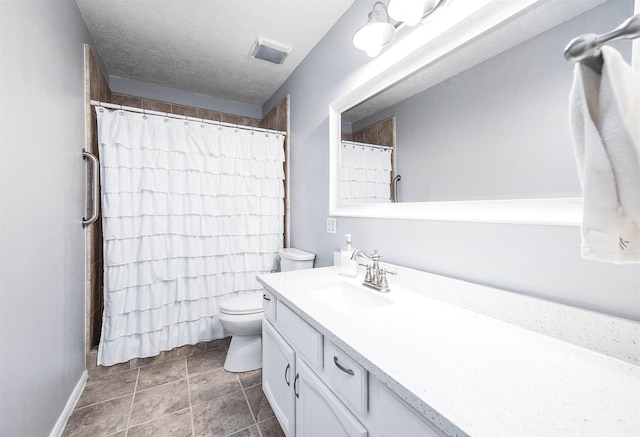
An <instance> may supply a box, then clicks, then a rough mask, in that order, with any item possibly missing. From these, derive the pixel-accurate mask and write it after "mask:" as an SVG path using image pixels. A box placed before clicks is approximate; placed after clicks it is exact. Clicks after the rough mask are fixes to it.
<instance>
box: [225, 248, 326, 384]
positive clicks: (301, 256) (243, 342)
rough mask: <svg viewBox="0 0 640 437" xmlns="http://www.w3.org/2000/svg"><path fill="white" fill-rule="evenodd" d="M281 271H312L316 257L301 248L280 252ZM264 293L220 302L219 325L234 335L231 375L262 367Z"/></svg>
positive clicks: (229, 359)
mask: <svg viewBox="0 0 640 437" xmlns="http://www.w3.org/2000/svg"><path fill="white" fill-rule="evenodd" d="M278 255H279V258H280V270H281V271H283V272H286V271H290V270H301V269H310V268H312V267H313V260H314V259H315V257H316V256H315V255H314V254H313V253H309V252H305V251H304V250H299V249H293V248H288V249H282V250H280V252H279V253H278ZM262 308H263V307H262V292H261V291H253V292H250V293H242V294H237V295H235V296H233V297H231V298H229V299H225V300H223V301H221V302H220V322H221V323H222V326H223V328H224V330H225V331H226V332H227V333H228V334H231V335H232V337H231V344H230V345H229V351H228V352H227V358H226V359H225V362H224V369H225V370H227V371H229V372H248V371H250V370H256V369H260V368H261V367H262V315H263V313H264V311H263V309H262Z"/></svg>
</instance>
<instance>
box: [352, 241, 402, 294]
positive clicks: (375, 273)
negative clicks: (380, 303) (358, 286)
mask: <svg viewBox="0 0 640 437" xmlns="http://www.w3.org/2000/svg"><path fill="white" fill-rule="evenodd" d="M358 255H362V256H364V257H366V258H369V259H370V260H371V261H373V263H372V265H369V264H360V265H361V266H364V267H366V268H367V272H366V273H365V275H364V281H363V282H362V285H366V286H367V287H371V288H373V289H375V290H378V291H380V292H382V293H388V292H389V291H391V289H390V288H389V283H388V282H387V273H391V274H392V275H395V274H396V272H392V271H390V270H385V269H381V268H380V258H381V256H380V253H378V250H377V249H376V250H374V251H373V254H372V255H369V254H368V253H366V252H365V251H364V250H362V249H358V250H355V251H354V252H353V254H352V255H351V259H352V260H354V261H355V260H356V258H357V256H358Z"/></svg>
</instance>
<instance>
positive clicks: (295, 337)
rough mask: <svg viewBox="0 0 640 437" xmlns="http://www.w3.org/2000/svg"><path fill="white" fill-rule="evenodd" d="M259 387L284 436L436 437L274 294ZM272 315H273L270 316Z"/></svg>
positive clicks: (264, 327)
mask: <svg viewBox="0 0 640 437" xmlns="http://www.w3.org/2000/svg"><path fill="white" fill-rule="evenodd" d="M268 297H269V298H270V299H269V300H267V301H266V302H265V308H266V307H267V306H268V307H270V308H271V307H273V306H275V311H273V312H271V313H270V314H269V315H268V316H267V317H265V319H264V320H263V322H262V341H263V345H262V354H263V360H262V383H263V385H262V387H263V391H264V393H265V395H266V397H267V399H268V400H269V403H270V404H271V407H272V408H273V411H274V413H275V415H276V417H277V418H278V420H279V422H280V425H281V426H282V429H283V431H284V433H285V435H286V436H287V437H295V436H298V437H314V436H317V437H327V436H331V437H341V436H344V437H404V436H406V437H413V436H425V437H432V436H439V435H442V434H439V433H437V432H435V431H434V430H433V429H432V427H431V426H430V425H428V424H427V423H425V422H424V419H423V418H420V417H418V415H417V414H416V413H415V412H414V411H413V409H412V408H411V407H409V406H408V405H407V404H405V403H404V402H403V401H401V400H400V399H399V398H397V397H396V396H395V395H393V394H392V393H390V392H389V391H388V389H387V388H385V387H383V386H382V384H381V383H380V382H379V381H378V380H377V379H376V378H374V377H371V376H370V375H369V373H368V372H367V370H366V369H364V368H363V367H362V366H361V365H360V364H358V363H357V362H356V361H355V360H354V359H353V358H352V357H351V356H349V355H348V354H346V353H345V352H344V351H342V350H341V349H340V348H338V347H337V346H336V345H334V344H333V343H332V342H331V341H329V340H328V339H327V338H326V337H324V336H323V335H322V334H321V333H319V332H318V331H317V330H316V329H314V328H313V327H312V326H311V325H309V324H308V323H307V322H306V321H304V320H303V319H302V318H301V317H300V316H298V315H297V314H296V313H295V312H294V311H293V310H291V309H290V308H289V307H287V306H286V305H284V304H283V303H282V302H280V301H279V300H278V299H277V297H276V296H275V295H273V294H269V295H268ZM274 316H275V317H274Z"/></svg>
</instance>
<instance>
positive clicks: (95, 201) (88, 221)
mask: <svg viewBox="0 0 640 437" xmlns="http://www.w3.org/2000/svg"><path fill="white" fill-rule="evenodd" d="M82 158H83V159H89V160H90V161H91V164H92V165H93V187H92V192H93V203H92V209H91V217H89V218H84V217H82V227H83V228H84V227H85V226H87V225H90V224H91V223H93V222H95V221H96V220H98V207H99V205H100V204H99V203H98V202H99V200H100V199H99V196H100V192H99V190H98V165H99V164H98V158H96V157H95V156H94V155H92V154H91V153H89V152H87V151H85V150H84V149H83V150H82Z"/></svg>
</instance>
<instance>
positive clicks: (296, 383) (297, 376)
mask: <svg viewBox="0 0 640 437" xmlns="http://www.w3.org/2000/svg"><path fill="white" fill-rule="evenodd" d="M299 377H300V374H299V373H296V377H295V379H294V380H293V392H294V393H295V394H296V397H297V398H299V397H300V394H299V393H298V378H299Z"/></svg>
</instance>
